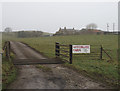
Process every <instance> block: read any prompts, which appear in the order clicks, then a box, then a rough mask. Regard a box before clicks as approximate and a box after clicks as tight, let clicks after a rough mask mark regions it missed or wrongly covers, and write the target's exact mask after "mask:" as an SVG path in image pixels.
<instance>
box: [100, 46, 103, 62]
mask: <svg viewBox="0 0 120 91" xmlns="http://www.w3.org/2000/svg"><path fill="white" fill-rule="evenodd" d="M102 51H103V47H102V45H101V47H100V60H102Z"/></svg>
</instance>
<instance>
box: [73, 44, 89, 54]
mask: <svg viewBox="0 0 120 91" xmlns="http://www.w3.org/2000/svg"><path fill="white" fill-rule="evenodd" d="M72 53H90V45H72Z"/></svg>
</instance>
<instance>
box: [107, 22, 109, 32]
mask: <svg viewBox="0 0 120 91" xmlns="http://www.w3.org/2000/svg"><path fill="white" fill-rule="evenodd" d="M107 32H109V24H108V23H107Z"/></svg>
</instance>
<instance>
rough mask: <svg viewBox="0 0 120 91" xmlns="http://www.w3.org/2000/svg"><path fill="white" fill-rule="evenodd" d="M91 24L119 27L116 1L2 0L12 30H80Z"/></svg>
mask: <svg viewBox="0 0 120 91" xmlns="http://www.w3.org/2000/svg"><path fill="white" fill-rule="evenodd" d="M89 23H96V24H97V25H98V27H99V28H100V29H102V30H106V23H109V26H110V30H112V24H113V23H115V25H116V26H115V29H116V30H117V27H118V3H117V2H76V3H75V2H74V3H73V2H56V3H55V2H34V3H32V2H26V3H25V2H24V3H21V2H17V3H15V2H10V3H8V2H6V3H2V26H3V29H4V28H5V27H11V28H12V29H13V30H22V29H26V30H28V29H37V30H41V31H44V32H52V33H54V32H56V31H57V30H58V29H59V28H60V27H62V28H63V27H67V28H73V27H74V28H75V29H81V28H83V27H85V26H86V25H87V24H89Z"/></svg>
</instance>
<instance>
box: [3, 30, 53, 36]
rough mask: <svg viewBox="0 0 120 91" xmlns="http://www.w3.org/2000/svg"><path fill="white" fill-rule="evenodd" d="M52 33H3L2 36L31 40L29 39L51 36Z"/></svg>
mask: <svg viewBox="0 0 120 91" xmlns="http://www.w3.org/2000/svg"><path fill="white" fill-rule="evenodd" d="M52 35H53V34H52V33H47V32H42V31H16V32H9V33H7V32H3V36H11V37H13V36H14V37H18V38H31V37H46V36H52Z"/></svg>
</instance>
